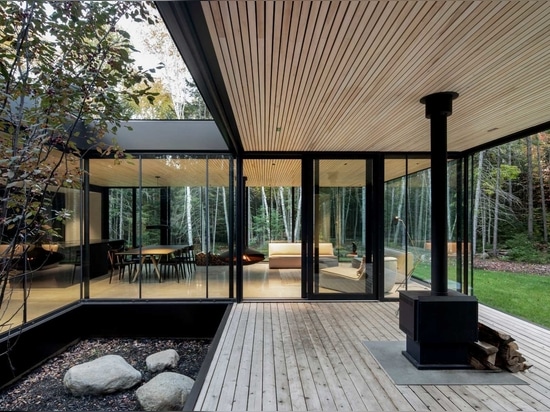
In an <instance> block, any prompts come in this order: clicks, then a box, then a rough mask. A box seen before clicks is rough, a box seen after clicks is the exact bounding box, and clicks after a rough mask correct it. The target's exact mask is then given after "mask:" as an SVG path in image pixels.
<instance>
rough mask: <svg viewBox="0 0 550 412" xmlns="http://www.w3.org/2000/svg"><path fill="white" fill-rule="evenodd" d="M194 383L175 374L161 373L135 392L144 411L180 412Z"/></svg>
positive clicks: (185, 377)
mask: <svg viewBox="0 0 550 412" xmlns="http://www.w3.org/2000/svg"><path fill="white" fill-rule="evenodd" d="M194 383H195V381H194V380H193V379H191V378H190V377H188V376H185V375H181V374H179V373H175V372H162V373H160V374H158V375H157V376H155V377H154V378H153V379H151V380H150V381H149V382H147V383H145V384H143V385H142V386H140V387H139V388H138V389H137V391H136V396H137V398H138V401H139V403H140V405H141V407H142V408H143V410H145V411H175V410H180V411H181V410H182V409H183V406H184V404H185V401H186V400H187V396H189V392H191V389H192V388H193V384H194Z"/></svg>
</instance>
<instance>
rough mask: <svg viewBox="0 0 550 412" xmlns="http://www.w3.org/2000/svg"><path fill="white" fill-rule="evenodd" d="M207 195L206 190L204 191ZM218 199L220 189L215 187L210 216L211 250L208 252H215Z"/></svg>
mask: <svg viewBox="0 0 550 412" xmlns="http://www.w3.org/2000/svg"><path fill="white" fill-rule="evenodd" d="M206 193H208V189H206ZM219 197H220V188H219V187H216V202H215V204H214V216H212V236H211V237H212V248H211V249H210V250H213V251H214V250H216V227H217V225H218V201H219Z"/></svg>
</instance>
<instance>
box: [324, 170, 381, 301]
mask: <svg viewBox="0 0 550 412" xmlns="http://www.w3.org/2000/svg"><path fill="white" fill-rule="evenodd" d="M315 176H316V183H315V187H316V196H315V233H314V236H315V248H314V255H315V266H314V268H315V270H314V272H315V282H314V290H315V293H348V294H352V293H355V294H357V293H359V294H365V293H366V294H373V293H374V281H373V278H374V276H375V275H374V271H373V267H372V265H373V264H372V257H371V256H366V255H365V249H366V248H365V245H366V236H367V235H368V233H367V228H366V216H367V210H366V208H367V207H368V205H369V203H368V202H367V180H371V179H372V162H371V161H370V160H369V161H367V160H354V159H321V160H318V162H317V166H316V170H315Z"/></svg>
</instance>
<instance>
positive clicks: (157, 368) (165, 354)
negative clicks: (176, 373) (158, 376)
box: [145, 349, 180, 373]
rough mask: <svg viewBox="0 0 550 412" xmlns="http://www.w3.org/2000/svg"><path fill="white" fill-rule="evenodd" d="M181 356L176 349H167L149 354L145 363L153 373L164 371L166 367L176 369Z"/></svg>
mask: <svg viewBox="0 0 550 412" xmlns="http://www.w3.org/2000/svg"><path fill="white" fill-rule="evenodd" d="M179 360H180V356H179V355H178V352H176V351H175V350H174V349H166V350H163V351H162V352H157V353H153V354H152V355H149V356H147V359H145V363H146V364H147V369H149V371H151V372H152V373H156V372H162V371H163V370H165V369H169V368H170V369H174V368H176V367H177V366H178V362H179Z"/></svg>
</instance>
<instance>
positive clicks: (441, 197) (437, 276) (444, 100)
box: [420, 92, 458, 296]
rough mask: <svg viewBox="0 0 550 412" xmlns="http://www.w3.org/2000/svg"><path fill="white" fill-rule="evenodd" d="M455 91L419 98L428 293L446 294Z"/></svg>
mask: <svg viewBox="0 0 550 412" xmlns="http://www.w3.org/2000/svg"><path fill="white" fill-rule="evenodd" d="M457 97H458V93H455V92H441V93H434V94H430V95H428V96H425V97H423V98H422V99H420V102H421V103H423V104H425V105H426V118H428V119H430V120H431V123H430V144H431V154H432V157H431V161H432V164H431V170H432V186H431V194H432V239H431V241H432V269H431V280H432V289H431V294H432V295H434V296H446V295H447V294H448V288H447V279H448V275H447V116H450V115H451V114H452V112H453V109H452V107H453V104H452V101H453V99H456V98H457Z"/></svg>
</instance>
